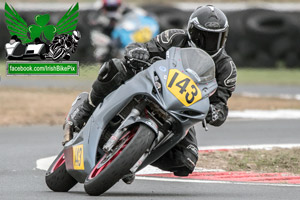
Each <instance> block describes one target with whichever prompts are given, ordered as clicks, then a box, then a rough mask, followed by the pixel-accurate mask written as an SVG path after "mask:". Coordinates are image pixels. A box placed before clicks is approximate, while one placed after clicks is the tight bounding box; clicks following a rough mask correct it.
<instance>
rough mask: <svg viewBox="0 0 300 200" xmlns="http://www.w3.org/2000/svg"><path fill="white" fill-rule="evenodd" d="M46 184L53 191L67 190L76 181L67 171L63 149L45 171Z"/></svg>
mask: <svg viewBox="0 0 300 200" xmlns="http://www.w3.org/2000/svg"><path fill="white" fill-rule="evenodd" d="M45 179H46V184H47V186H48V187H49V188H50V189H51V190H53V191H54V192H68V191H69V190H70V189H71V188H72V187H73V186H74V185H76V183H77V181H76V180H75V179H74V178H73V177H72V176H71V175H70V174H69V173H68V172H67V170H66V165H65V159H64V153H63V151H62V152H60V154H59V155H58V156H57V157H56V159H55V160H54V162H53V163H52V164H51V166H50V167H49V169H48V171H47V172H46V177H45Z"/></svg>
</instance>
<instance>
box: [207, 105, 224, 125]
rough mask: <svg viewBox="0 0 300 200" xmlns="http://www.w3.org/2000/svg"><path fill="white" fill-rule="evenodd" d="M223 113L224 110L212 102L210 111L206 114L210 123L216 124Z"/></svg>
mask: <svg viewBox="0 0 300 200" xmlns="http://www.w3.org/2000/svg"><path fill="white" fill-rule="evenodd" d="M220 115H222V112H220V110H219V109H218V108H217V106H215V105H213V104H211V105H210V107H209V111H208V113H207V116H206V121H207V123H209V124H214V122H216V121H217V120H218V119H219V118H220V117H221V116H220Z"/></svg>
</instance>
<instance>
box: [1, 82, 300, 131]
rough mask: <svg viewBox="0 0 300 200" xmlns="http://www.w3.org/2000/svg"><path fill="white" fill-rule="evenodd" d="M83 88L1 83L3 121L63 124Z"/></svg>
mask: <svg viewBox="0 0 300 200" xmlns="http://www.w3.org/2000/svg"><path fill="white" fill-rule="evenodd" d="M80 92H81V91H71V90H63V89H62V90H59V89H47V90H46V89H20V88H3V87H2V88H1V87H0V110H1V114H2V117H1V120H0V126H1V125H33V124H49V125H56V124H62V123H63V121H64V118H65V116H66V114H67V112H68V111H69V109H70V106H71V104H72V102H73V101H74V99H75V98H76V96H77V95H78V94H79V93H80ZM229 109H230V110H244V109H263V110H270V109H300V101H297V100H283V99H276V98H255V97H253V98H246V97H242V96H237V95H234V96H233V97H232V98H231V99H230V100H229Z"/></svg>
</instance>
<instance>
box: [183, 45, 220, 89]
mask: <svg viewBox="0 0 300 200" xmlns="http://www.w3.org/2000/svg"><path fill="white" fill-rule="evenodd" d="M180 53H181V59H182V64H183V67H184V68H185V69H186V70H187V71H188V72H189V71H190V70H192V72H195V73H196V74H197V75H198V77H199V78H200V83H207V82H209V81H211V80H212V79H214V78H215V63H214V61H213V60H212V58H211V57H210V56H209V55H208V54H207V53H206V52H204V51H203V50H201V49H198V48H184V49H181V51H180Z"/></svg>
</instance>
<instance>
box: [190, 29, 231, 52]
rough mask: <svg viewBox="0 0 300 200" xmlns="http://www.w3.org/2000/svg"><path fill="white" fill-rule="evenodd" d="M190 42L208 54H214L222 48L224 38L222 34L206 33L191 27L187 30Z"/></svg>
mask: <svg viewBox="0 0 300 200" xmlns="http://www.w3.org/2000/svg"><path fill="white" fill-rule="evenodd" d="M189 34H190V37H191V40H192V42H193V43H194V44H195V45H196V46H197V47H199V48H201V49H203V50H204V51H206V52H207V53H209V54H214V53H216V52H217V51H218V50H219V49H220V48H221V47H222V46H223V44H222V43H223V41H224V38H225V33H224V32H208V31H203V30H199V29H197V28H196V27H195V26H192V27H191V28H190V29H189Z"/></svg>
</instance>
